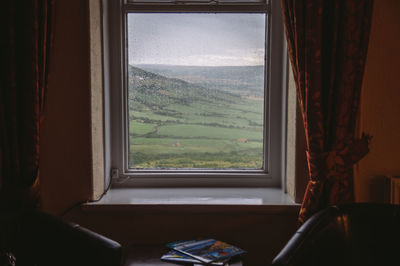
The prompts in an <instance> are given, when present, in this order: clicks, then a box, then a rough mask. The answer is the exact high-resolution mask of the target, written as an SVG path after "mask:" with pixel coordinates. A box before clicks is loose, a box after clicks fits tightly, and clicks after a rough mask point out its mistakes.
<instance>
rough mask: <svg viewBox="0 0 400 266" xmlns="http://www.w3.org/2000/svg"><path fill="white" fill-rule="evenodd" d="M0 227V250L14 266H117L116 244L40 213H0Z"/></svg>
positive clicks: (120, 256)
mask: <svg viewBox="0 0 400 266" xmlns="http://www.w3.org/2000/svg"><path fill="white" fill-rule="evenodd" d="M0 225H1V227H0V241H1V242H0V251H2V252H3V256H4V253H6V254H7V253H8V254H12V255H14V256H15V259H16V263H15V265H16V266H25V265H35V266H42V265H61V266H63V265H71V266H72V265H82V266H83V265H96V266H120V265H121V260H122V249H121V246H120V244H118V243H117V242H115V241H113V240H110V239H108V238H106V237H104V236H101V235H99V234H97V233H94V232H92V231H90V230H88V229H85V228H83V227H80V226H79V225H77V224H73V223H68V222H65V221H63V220H61V219H60V218H58V217H55V216H52V215H49V214H46V213H43V212H40V211H35V210H26V211H19V212H14V213H1V219H0ZM3 263H4V262H3ZM0 265H3V264H2V262H0ZM6 265H8V264H6ZM11 265H12V263H11Z"/></svg>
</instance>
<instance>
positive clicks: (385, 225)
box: [272, 203, 400, 266]
mask: <svg viewBox="0 0 400 266" xmlns="http://www.w3.org/2000/svg"><path fill="white" fill-rule="evenodd" d="M272 265H293V266H302V265H307V266H313V265H324V266H330V265H363V266H365V265H382V266H389V265H400V206H399V205H389V204H373V203H358V204H349V205H340V206H333V207H329V208H327V209H325V210H323V211H321V212H319V213H317V214H315V215H314V216H312V217H311V218H310V219H308V220H307V221H306V222H305V223H304V224H303V225H302V226H301V227H300V228H299V229H298V231H297V232H296V233H295V235H294V236H293V237H292V238H291V239H290V240H289V242H288V243H287V244H286V246H285V247H284V248H283V249H282V251H281V252H280V253H279V254H278V255H277V256H276V257H275V259H274V260H273V262H272Z"/></svg>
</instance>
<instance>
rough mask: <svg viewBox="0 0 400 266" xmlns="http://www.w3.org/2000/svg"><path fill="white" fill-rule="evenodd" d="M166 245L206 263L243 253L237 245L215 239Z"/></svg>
mask: <svg viewBox="0 0 400 266" xmlns="http://www.w3.org/2000/svg"><path fill="white" fill-rule="evenodd" d="M168 246H169V247H170V248H172V249H174V250H176V251H178V252H180V253H183V254H186V255H188V256H190V257H192V258H194V259H197V260H199V261H201V262H202V263H206V264H210V263H211V262H216V261H221V260H227V259H229V258H230V257H233V256H236V255H240V254H243V253H245V251H244V250H242V249H240V248H238V247H235V246H232V245H230V244H227V243H225V242H222V241H219V240H215V239H203V240H188V241H178V242H173V243H170V244H168Z"/></svg>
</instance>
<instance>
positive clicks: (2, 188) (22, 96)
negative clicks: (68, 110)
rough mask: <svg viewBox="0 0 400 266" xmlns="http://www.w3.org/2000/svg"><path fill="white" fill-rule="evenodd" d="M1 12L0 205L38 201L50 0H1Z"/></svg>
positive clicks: (34, 202)
mask: <svg viewBox="0 0 400 266" xmlns="http://www.w3.org/2000/svg"><path fill="white" fill-rule="evenodd" d="M0 13H1V16H0V17H1V18H0V24H1V25H0V29H1V47H0V58H1V62H0V64H1V66H2V68H1V71H0V72H1V74H0V75H1V77H2V78H1V84H0V86H1V91H0V200H1V202H0V204H1V205H0V207H1V208H18V207H28V206H38V204H39V202H40V201H39V178H38V176H39V155H40V141H39V136H40V124H41V120H42V119H43V106H44V101H45V95H46V89H47V78H48V70H49V50H50V43H51V39H52V30H51V26H52V25H51V20H52V19H51V18H52V13H53V0H30V1H16V0H5V1H2V2H1V11H0Z"/></svg>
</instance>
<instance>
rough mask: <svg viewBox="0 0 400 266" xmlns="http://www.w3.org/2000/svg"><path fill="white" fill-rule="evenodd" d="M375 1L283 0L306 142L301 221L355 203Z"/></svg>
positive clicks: (364, 145)
mask: <svg viewBox="0 0 400 266" xmlns="http://www.w3.org/2000/svg"><path fill="white" fill-rule="evenodd" d="M372 6H373V1H372V0H362V1H360V0H312V1H307V0H282V11H283V17H284V24H285V31H286V37H287V42H288V48H289V55H290V60H291V64H292V68H293V74H294V79H295V83H296V86H297V94H298V99H299V103H300V108H301V111H302V116H303V121H304V129H305V135H306V145H307V151H306V153H307V161H308V169H309V182H308V185H307V189H306V192H305V195H304V200H303V203H302V206H301V210H300V214H299V221H300V222H301V223H303V222H304V221H305V220H306V219H307V218H309V217H310V216H311V215H313V214H314V213H316V212H317V211H319V210H321V209H323V208H325V207H327V206H329V205H333V204H338V203H347V202H352V201H354V191H353V165H354V164H355V163H356V162H357V161H359V160H360V159H361V158H362V157H363V156H364V155H365V154H367V153H368V151H369V150H368V142H369V140H370V137H369V136H363V137H362V138H361V139H357V138H356V132H355V125H356V119H357V113H358V108H359V101H360V92H361V83H362V79H363V72H364V65H365V59H366V55H367V48H368V41H369V32H370V24H371V14H372Z"/></svg>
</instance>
